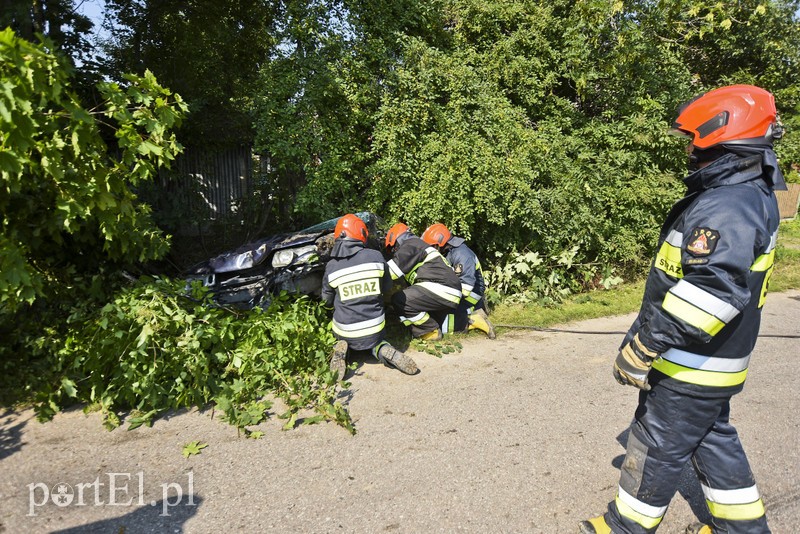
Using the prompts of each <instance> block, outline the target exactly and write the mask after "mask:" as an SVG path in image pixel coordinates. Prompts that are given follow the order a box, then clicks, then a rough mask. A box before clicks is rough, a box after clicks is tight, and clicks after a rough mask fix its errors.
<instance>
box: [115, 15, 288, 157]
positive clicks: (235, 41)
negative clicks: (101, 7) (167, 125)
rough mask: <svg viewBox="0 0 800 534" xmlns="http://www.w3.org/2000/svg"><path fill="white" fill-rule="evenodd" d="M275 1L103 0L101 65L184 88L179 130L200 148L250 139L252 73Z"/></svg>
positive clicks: (263, 54)
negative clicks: (106, 36) (147, 73)
mask: <svg viewBox="0 0 800 534" xmlns="http://www.w3.org/2000/svg"><path fill="white" fill-rule="evenodd" d="M276 5H277V3H275V2H268V1H266V0H259V1H257V2H253V1H245V0H231V1H225V2H220V1H218V0H191V1H188V2H187V1H185V0H107V1H106V9H107V10H108V11H107V19H106V20H107V22H106V30H107V31H108V32H109V35H110V38H109V39H108V42H106V43H105V45H104V51H105V53H106V58H105V60H104V67H103V69H104V72H105V73H106V75H107V76H109V77H110V78H112V79H116V78H117V77H118V75H119V73H122V72H132V73H136V74H139V75H141V74H142V73H143V72H144V71H145V70H150V71H151V72H153V73H154V74H155V76H156V77H157V78H158V79H159V80H160V81H161V82H162V83H164V84H165V85H166V86H168V87H170V88H171V89H172V90H173V91H175V92H177V93H178V94H180V95H182V96H183V98H184V100H185V101H186V103H187V105H188V106H189V111H190V114H189V116H188V118H187V120H186V121H185V124H184V125H183V127H182V128H181V131H180V133H179V136H180V139H181V141H182V142H183V143H184V144H185V145H187V146H194V147H198V148H203V149H208V148H211V149H214V148H228V147H230V146H237V145H239V144H245V145H250V144H252V140H253V125H252V117H251V115H250V108H251V105H250V103H251V100H252V98H253V96H254V94H256V92H257V88H256V83H257V80H258V78H257V74H258V71H259V68H260V67H262V66H263V65H264V64H265V63H266V62H267V61H268V60H269V58H270V55H271V54H272V53H273V48H274V46H275V39H274V33H275V30H274V26H275V24H276V23H277V20H276V13H275V10H276Z"/></svg>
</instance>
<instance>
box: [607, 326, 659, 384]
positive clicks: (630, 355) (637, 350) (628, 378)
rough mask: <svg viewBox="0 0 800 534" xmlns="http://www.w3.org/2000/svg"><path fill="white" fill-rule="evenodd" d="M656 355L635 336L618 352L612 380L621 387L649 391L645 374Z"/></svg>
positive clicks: (637, 335)
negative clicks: (615, 380)
mask: <svg viewBox="0 0 800 534" xmlns="http://www.w3.org/2000/svg"><path fill="white" fill-rule="evenodd" d="M657 357H658V354H657V353H655V352H653V351H651V350H650V349H648V348H647V347H645V346H644V345H643V344H642V342H641V341H640V340H639V334H636V335H635V336H634V337H633V339H632V340H630V341H629V342H628V343H626V344H625V345H624V346H623V347H622V348H621V349H620V351H619V354H618V355H617V359H616V361H615V362H614V378H616V379H617V382H619V383H620V384H622V385H623V386H634V387H637V388H639V389H643V390H645V391H647V390H649V389H650V384H648V383H647V373H649V372H650V367H651V366H652V365H653V360H655V359H656V358H657Z"/></svg>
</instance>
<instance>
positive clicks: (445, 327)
mask: <svg viewBox="0 0 800 534" xmlns="http://www.w3.org/2000/svg"><path fill="white" fill-rule="evenodd" d="M455 323H456V316H455V315H453V314H452V313H448V314H447V317H445V320H444V323H442V334H452V333H453V332H455Z"/></svg>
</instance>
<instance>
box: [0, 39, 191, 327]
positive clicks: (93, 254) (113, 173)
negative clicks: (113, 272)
mask: <svg viewBox="0 0 800 534" xmlns="http://www.w3.org/2000/svg"><path fill="white" fill-rule="evenodd" d="M68 72H69V70H68V67H67V65H66V64H65V61H64V58H63V56H60V55H58V54H56V53H55V52H53V51H52V44H51V43H49V42H47V41H45V43H44V44H40V45H34V44H31V43H29V42H28V41H25V40H23V39H21V38H19V37H17V36H16V35H15V34H14V32H13V31H11V30H10V29H6V30H4V31H2V32H0V83H1V84H2V87H4V90H3V91H0V139H1V140H2V144H1V145H0V213H1V214H2V226H0V252H2V253H1V254H0V311H3V312H13V311H14V310H15V309H16V308H18V307H19V306H20V305H22V304H23V303H28V304H30V303H32V302H34V301H35V300H36V299H37V298H40V297H44V296H46V295H52V294H53V293H54V292H57V288H58V287H68V286H70V285H72V284H73V283H74V279H75V278H76V277H80V276H84V275H87V274H89V273H94V272H97V271H98V270H99V269H101V268H102V266H104V265H115V264H116V265H120V264H121V265H124V264H130V263H134V262H140V261H146V260H150V259H154V258H158V257H159V256H161V255H162V254H164V252H165V251H166V249H167V246H168V240H167V239H166V238H165V237H164V236H162V235H161V232H160V231H159V229H158V228H157V227H156V226H155V225H154V224H153V223H152V221H151V219H150V213H149V208H148V207H147V206H146V205H142V204H140V203H138V202H137V198H136V195H135V193H134V191H133V188H134V187H135V186H136V185H137V184H140V183H143V182H146V181H148V180H151V179H152V178H153V176H154V175H155V172H156V169H157V168H158V167H160V166H163V165H169V163H170V161H171V160H172V159H173V158H174V156H175V154H176V153H177V152H178V151H180V150H181V146H180V145H179V144H178V143H177V141H176V139H175V136H174V134H173V133H171V129H172V128H174V127H176V126H177V125H179V124H180V120H181V118H182V116H183V114H184V112H185V105H184V104H183V102H182V100H181V98H180V96H178V95H174V94H172V93H171V92H170V91H169V90H167V89H165V88H163V87H161V86H160V85H159V84H158V82H157V81H156V79H155V78H154V77H153V75H152V74H151V73H149V72H146V73H145V74H144V76H142V77H139V76H133V75H130V76H127V77H126V81H127V83H126V85H125V86H120V85H118V84H116V83H104V84H102V85H101V86H100V87H99V91H100V93H101V94H102V95H103V97H104V105H103V107H102V108H101V109H100V110H87V109H85V108H83V107H82V106H81V104H80V102H78V100H77V99H76V98H75V96H74V95H73V94H72V93H71V92H70V87H69V77H68ZM101 127H103V128H108V129H110V130H111V131H113V138H114V140H115V143H116V146H113V147H108V146H107V145H106V143H105V142H104V141H103V139H102V137H101V135H100V128H101ZM115 153H116V155H115Z"/></svg>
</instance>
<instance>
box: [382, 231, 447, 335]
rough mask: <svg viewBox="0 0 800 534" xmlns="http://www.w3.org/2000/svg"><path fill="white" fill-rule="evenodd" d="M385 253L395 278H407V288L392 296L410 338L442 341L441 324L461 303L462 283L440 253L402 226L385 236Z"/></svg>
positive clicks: (393, 303)
mask: <svg viewBox="0 0 800 534" xmlns="http://www.w3.org/2000/svg"><path fill="white" fill-rule="evenodd" d="M386 250H387V251H388V252H389V254H390V255H391V256H392V259H391V260H389V262H388V266H389V272H390V273H391V276H392V279H393V280H397V279H398V278H401V277H403V278H405V280H406V282H408V287H406V288H405V289H403V290H402V291H398V292H397V293H395V294H394V295H393V296H392V305H393V306H394V308H395V310H396V311H397V313H398V315H399V316H400V321H402V323H403V324H404V325H406V326H410V327H411V335H412V336H413V337H417V338H420V339H422V340H425V341H429V340H438V339H441V338H442V332H441V330H440V329H439V325H440V324H441V323H442V322H443V321H444V319H445V317H446V316H447V314H448V313H451V312H452V311H453V310H455V309H456V307H457V306H458V303H459V302H460V301H461V282H460V281H459V280H458V276H457V275H456V273H455V272H454V271H453V269H452V267H450V265H449V264H448V263H447V260H446V259H444V256H442V255H441V254H440V253H439V251H438V250H436V249H435V248H433V247H432V246H430V245H428V244H427V243H425V242H424V241H423V240H422V239H420V238H418V237H417V236H415V235H414V234H412V233H411V231H410V230H409V229H408V226H406V225H405V224H403V223H397V224H395V225H394V226H392V227H391V228H390V229H389V232H388V233H387V234H386Z"/></svg>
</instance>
